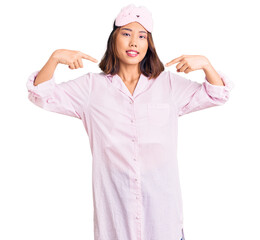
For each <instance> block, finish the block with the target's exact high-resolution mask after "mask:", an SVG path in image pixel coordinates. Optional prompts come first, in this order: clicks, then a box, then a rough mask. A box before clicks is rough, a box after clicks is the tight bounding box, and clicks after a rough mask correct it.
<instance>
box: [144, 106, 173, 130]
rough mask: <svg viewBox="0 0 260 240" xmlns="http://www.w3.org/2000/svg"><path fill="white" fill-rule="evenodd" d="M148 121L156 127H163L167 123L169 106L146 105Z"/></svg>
mask: <svg viewBox="0 0 260 240" xmlns="http://www.w3.org/2000/svg"><path fill="white" fill-rule="evenodd" d="M147 113H148V120H149V122H150V123H151V124H153V125H156V126H163V125H165V124H167V123H169V119H170V105H169V104H168V103H148V104H147Z"/></svg>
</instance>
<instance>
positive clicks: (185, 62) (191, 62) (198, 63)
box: [165, 55, 211, 73]
mask: <svg viewBox="0 0 260 240" xmlns="http://www.w3.org/2000/svg"><path fill="white" fill-rule="evenodd" d="M177 62H180V63H179V64H177V65H176V68H177V72H185V73H189V72H192V71H195V70H199V69H202V70H205V69H206V68H207V67H210V66H211V64H210V62H209V60H208V59H207V58H206V57H205V56H202V55H182V56H180V57H177V58H175V59H173V60H172V61H170V62H168V63H166V64H165V66H166V67H169V66H171V65H172V64H174V63H177Z"/></svg>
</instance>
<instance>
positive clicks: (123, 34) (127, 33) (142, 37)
mask: <svg viewBox="0 0 260 240" xmlns="http://www.w3.org/2000/svg"><path fill="white" fill-rule="evenodd" d="M125 34H128V35H130V34H129V33H123V35H124V36H126V35H125ZM140 37H142V38H146V37H145V36H140Z"/></svg>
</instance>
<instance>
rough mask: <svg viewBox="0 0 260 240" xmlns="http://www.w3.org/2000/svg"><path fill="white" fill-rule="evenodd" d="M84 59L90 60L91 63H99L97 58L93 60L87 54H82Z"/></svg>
mask: <svg viewBox="0 0 260 240" xmlns="http://www.w3.org/2000/svg"><path fill="white" fill-rule="evenodd" d="M82 58H84V59H87V60H90V61H92V62H96V63H97V62H98V60H97V59H95V58H93V57H91V56H89V55H87V54H85V53H82Z"/></svg>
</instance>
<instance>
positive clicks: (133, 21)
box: [27, 4, 233, 240]
mask: <svg viewBox="0 0 260 240" xmlns="http://www.w3.org/2000/svg"><path fill="white" fill-rule="evenodd" d="M152 30H153V20H152V16H151V13H150V12H149V11H148V10H147V9H146V8H145V7H143V6H142V7H135V6H134V5H133V4H131V5H128V6H126V7H125V8H122V9H121V12H120V13H119V14H118V16H117V18H116V19H115V22H114V28H113V31H112V32H111V34H110V36H109V39H108V43H107V50H106V53H105V55H104V57H103V59H102V61H101V62H100V64H99V67H100V68H101V69H102V72H100V73H91V72H89V73H86V74H84V75H83V76H80V77H78V78H76V79H74V80H70V81H67V82H62V83H59V84H57V83H55V80H54V76H53V74H54V71H55V68H56V66H57V65H58V64H66V65H68V66H69V68H70V69H78V68H79V67H83V63H82V59H87V60H90V61H93V62H97V60H96V59H94V58H93V57H91V56H89V55H87V54H85V53H82V52H80V51H73V50H66V49H59V50H56V51H55V52H54V53H53V54H52V55H51V57H50V58H49V60H48V62H47V63H46V64H45V66H44V67H43V68H42V69H41V70H40V71H36V72H34V73H32V74H31V75H30V77H29V79H28V82H27V87H28V91H29V99H30V101H32V102H33V103H34V104H36V105H37V106H39V107H41V108H43V109H46V110H48V111H52V112H56V113H60V114H64V115H68V116H72V117H76V118H79V119H81V120H82V122H83V124H84V127H85V129H86V132H87V134H88V136H89V140H90V147H91V151H92V166H93V169H92V170H93V172H92V173H93V174H92V177H93V178H92V180H93V206H94V234H95V239H96V240H181V239H182V240H184V232H183V212H182V210H183V209H182V197H181V188H180V182H179V172H178V162H177V157H176V156H177V132H178V128H177V125H178V124H177V123H178V117H179V116H182V115H184V114H187V113H191V112H194V111H198V110H202V109H205V108H209V107H213V106H218V105H223V104H224V103H225V102H226V101H227V100H228V98H229V93H230V90H231V89H232V86H233V83H232V82H231V81H230V80H228V79H227V78H226V76H224V75H223V74H222V73H220V72H219V71H218V72H217V71H216V70H215V69H214V68H213V66H212V65H211V64H210V62H209V60H208V59H207V58H206V57H204V56H200V55H195V56H194V55H183V56H180V57H178V58H175V59H173V60H172V61H171V62H170V63H169V64H166V65H168V66H170V65H171V64H174V63H178V64H177V66H176V68H177V71H179V72H185V73H189V72H191V71H194V70H199V69H202V70H203V71H204V72H205V81H204V82H203V83H202V84H200V83H198V82H195V81H191V80H189V79H186V78H184V77H181V76H179V75H177V74H175V73H172V72H171V71H164V65H163V64H162V62H161V61H160V59H159V57H158V56H157V53H156V50H155V47H154V43H153V39H152Z"/></svg>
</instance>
